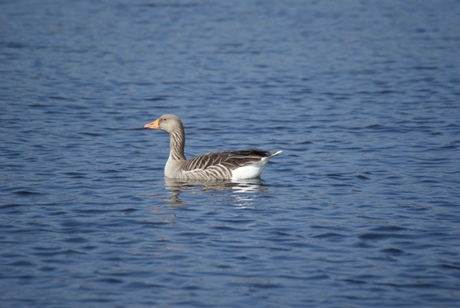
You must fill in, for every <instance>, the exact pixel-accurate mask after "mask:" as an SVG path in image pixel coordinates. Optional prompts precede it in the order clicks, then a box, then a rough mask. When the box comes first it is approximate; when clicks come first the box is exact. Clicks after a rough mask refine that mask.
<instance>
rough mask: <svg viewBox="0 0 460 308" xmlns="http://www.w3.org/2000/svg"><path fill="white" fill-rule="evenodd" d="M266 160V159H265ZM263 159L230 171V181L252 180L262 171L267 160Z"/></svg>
mask: <svg viewBox="0 0 460 308" xmlns="http://www.w3.org/2000/svg"><path fill="white" fill-rule="evenodd" d="M267 158H268V157H267ZM267 158H264V159H262V160H261V161H260V162H257V163H255V164H251V165H246V166H243V167H239V168H236V169H235V170H232V180H244V179H253V178H256V177H258V176H259V175H260V174H261V173H262V171H264V169H265V166H266V165H267V163H268V161H269V159H267Z"/></svg>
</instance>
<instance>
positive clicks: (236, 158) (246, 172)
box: [144, 114, 281, 181]
mask: <svg viewBox="0 0 460 308" xmlns="http://www.w3.org/2000/svg"><path fill="white" fill-rule="evenodd" d="M144 128H148V129H159V130H163V131H165V132H167V133H169V136H170V150H169V157H168V161H167V162H166V165H165V169H164V174H165V176H166V177H168V178H172V179H176V180H178V181H190V180H199V181H211V180H230V179H232V180H242V179H251V178H257V177H259V176H260V174H261V173H262V171H263V170H264V169H265V166H266V165H267V163H268V161H269V160H270V159H271V158H272V157H273V156H276V155H278V154H280V153H281V151H277V152H273V153H271V152H268V151H264V150H261V149H255V148H254V149H247V150H240V151H221V152H211V153H206V154H203V155H200V156H197V157H194V158H192V159H189V160H187V159H186V158H185V155H184V146H185V132H184V126H183V125H182V121H181V120H180V119H179V117H177V116H175V115H173V114H165V115H162V116H161V117H160V118H158V119H157V120H155V121H153V122H151V123H148V124H145V126H144Z"/></svg>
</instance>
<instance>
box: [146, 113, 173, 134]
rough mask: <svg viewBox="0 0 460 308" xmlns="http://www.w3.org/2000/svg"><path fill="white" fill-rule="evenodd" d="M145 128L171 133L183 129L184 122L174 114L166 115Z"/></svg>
mask: <svg viewBox="0 0 460 308" xmlns="http://www.w3.org/2000/svg"><path fill="white" fill-rule="evenodd" d="M144 128H148V129H160V130H162V131H165V132H168V133H171V132H173V131H175V130H177V129H181V128H182V121H181V120H180V119H179V117H178V116H176V115H174V114H164V115H162V116H161V117H159V118H158V119H156V120H155V121H153V122H151V123H148V124H145V125H144Z"/></svg>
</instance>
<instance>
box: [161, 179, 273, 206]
mask: <svg viewBox="0 0 460 308" xmlns="http://www.w3.org/2000/svg"><path fill="white" fill-rule="evenodd" d="M164 179H165V186H166V188H167V189H169V190H170V191H171V196H170V197H169V202H170V205H171V206H186V205H188V203H187V202H184V201H182V199H181V198H180V197H179V196H180V194H181V193H182V192H183V191H192V192H195V193H201V192H212V191H216V192H217V191H222V192H224V191H225V192H229V193H230V194H229V197H230V201H231V202H232V203H234V204H235V205H237V206H241V207H249V206H251V204H252V200H253V199H254V197H255V196H256V194H257V193H259V192H262V191H265V190H266V189H267V186H266V185H265V184H264V182H263V181H262V180H261V179H260V178H255V179H246V180H221V181H186V182H179V181H176V180H174V179H171V178H167V177H165V178H164Z"/></svg>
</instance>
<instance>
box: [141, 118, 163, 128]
mask: <svg viewBox="0 0 460 308" xmlns="http://www.w3.org/2000/svg"><path fill="white" fill-rule="evenodd" d="M144 128H148V129H160V119H157V120H155V121H153V122H151V123H148V124H145V125H144Z"/></svg>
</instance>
